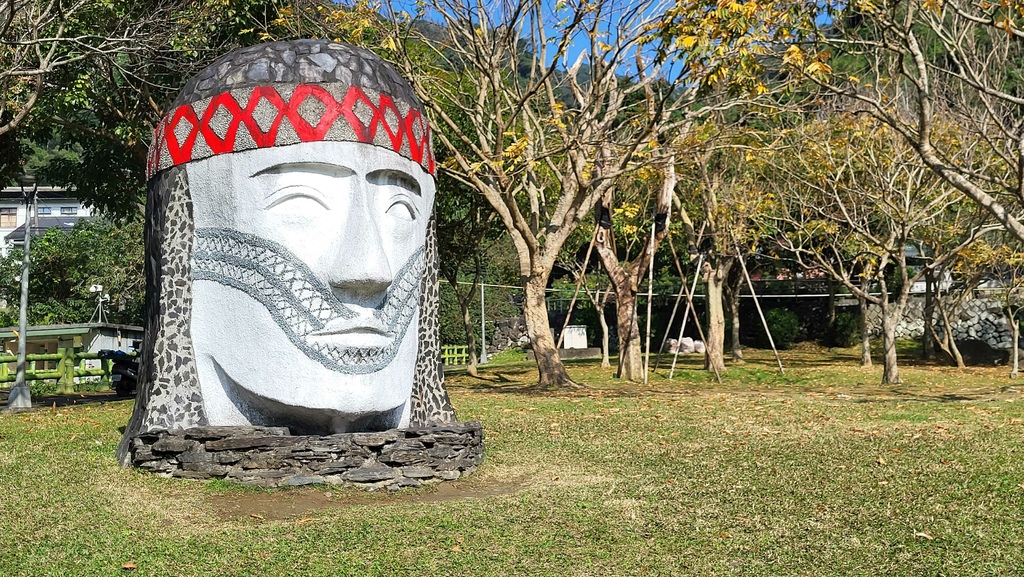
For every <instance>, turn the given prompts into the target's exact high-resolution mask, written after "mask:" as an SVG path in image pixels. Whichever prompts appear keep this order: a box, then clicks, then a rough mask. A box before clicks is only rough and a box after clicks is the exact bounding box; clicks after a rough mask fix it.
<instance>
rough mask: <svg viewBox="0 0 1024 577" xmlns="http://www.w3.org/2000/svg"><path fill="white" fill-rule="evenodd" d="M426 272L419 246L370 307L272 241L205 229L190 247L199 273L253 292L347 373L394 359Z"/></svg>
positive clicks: (281, 322)
mask: <svg viewBox="0 0 1024 577" xmlns="http://www.w3.org/2000/svg"><path fill="white" fill-rule="evenodd" d="M423 272H424V262H423V249H420V250H418V251H416V252H415V253H414V254H413V255H412V256H411V257H410V258H409V261H408V262H406V263H405V265H404V266H403V267H402V268H401V270H399V271H398V274H396V275H395V279H394V281H393V282H392V283H391V286H390V287H388V290H387V293H386V294H385V296H384V299H383V301H382V302H381V305H380V306H379V307H377V308H375V309H373V310H372V311H369V312H364V311H359V310H356V308H354V307H352V306H350V305H347V304H345V303H343V302H341V301H339V300H338V298H337V297H336V296H335V294H334V292H333V291H332V290H331V289H330V287H328V286H327V285H326V284H325V283H324V282H323V281H321V280H320V279H319V278H318V277H317V276H316V274H315V273H314V272H313V271H312V270H310V269H309V267H308V266H306V264H305V263H303V262H302V260H301V259H299V258H298V257H297V256H295V255H294V254H292V253H291V252H290V251H289V250H288V249H287V248H285V247H283V246H281V245H280V244H278V243H276V242H273V241H271V240H267V239H265V238H262V237H259V236H255V235H251V234H247V233H243V232H240V231H237V230H233V229H221V228H200V229H197V230H196V238H195V246H194V247H193V251H192V274H193V276H194V278H195V280H208V281H212V282H215V283H218V284H221V285H224V286H228V287H231V288H234V289H237V290H239V291H241V292H243V293H245V294H246V295H248V296H250V297H251V298H253V299H254V300H256V301H257V302H259V303H260V304H262V305H263V306H264V307H266V309H267V311H268V312H269V313H270V316H271V317H272V318H273V319H274V321H275V322H276V323H277V325H278V326H279V327H281V330H282V331H284V333H285V334H286V335H287V336H288V339H289V340H290V341H291V342H292V343H293V344H295V346H296V347H298V348H299V349H300V350H301V351H302V352H303V353H305V354H306V355H307V356H308V357H310V358H311V359H314V360H316V361H318V362H319V363H320V364H322V365H324V366H325V367H327V368H328V369H331V370H335V371H339V372H342V373H354V374H366V373H373V372H376V371H379V370H380V369H382V368H384V367H386V366H387V365H389V364H390V363H391V361H392V359H394V357H395V355H396V354H397V352H398V347H399V346H400V345H401V343H402V341H403V340H404V338H405V333H406V331H407V330H408V328H409V324H410V321H411V320H412V317H413V316H414V315H415V313H416V311H417V309H418V305H419V292H420V279H421V278H422V277H423Z"/></svg>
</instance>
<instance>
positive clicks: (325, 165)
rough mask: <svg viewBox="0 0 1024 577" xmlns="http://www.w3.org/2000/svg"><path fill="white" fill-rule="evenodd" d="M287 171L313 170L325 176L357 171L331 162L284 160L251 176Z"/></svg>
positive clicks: (314, 172)
mask: <svg viewBox="0 0 1024 577" xmlns="http://www.w3.org/2000/svg"><path fill="white" fill-rule="evenodd" d="M286 172H311V173H313V174H322V175H325V176H352V175H353V174H355V172H354V171H353V170H352V169H351V168H348V167H347V166H341V165H340V164H331V163H330V162H284V163H281V164H275V165H274V166H270V167H267V168H264V169H263V170H259V171H256V172H254V173H253V174H252V176H250V177H249V178H256V177H257V176H263V175H265V174H284V173H286Z"/></svg>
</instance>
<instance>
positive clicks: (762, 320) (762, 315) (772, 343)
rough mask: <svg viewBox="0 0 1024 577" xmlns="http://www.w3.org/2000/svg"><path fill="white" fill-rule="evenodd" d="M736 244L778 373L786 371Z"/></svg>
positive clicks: (737, 255) (738, 257)
mask: <svg viewBox="0 0 1024 577" xmlns="http://www.w3.org/2000/svg"><path fill="white" fill-rule="evenodd" d="M735 246H736V258H737V259H739V261H740V267H741V268H742V269H743V276H744V278H746V279H747V287H749V288H750V296H751V298H753V299H754V306H755V307H757V314H758V316H760V317H761V325H762V326H763V327H764V332H765V334H767V335H768V343H769V344H770V345H771V346H772V352H773V353H775V362H777V363H779V374H780V375H781V374H783V373H785V372H786V370H785V369H784V368H782V357H780V356H779V350H778V349H776V348H775V339H773V338H772V331H771V330H769V329H768V321H767V320H765V318H764V312H762V311H761V303H760V302H758V300H757V293H756V292H754V282H753V281H751V280H750V273H748V272H747V265H746V263H745V262H744V260H745V259H744V258H743V254H742V253H740V247H739V245H735Z"/></svg>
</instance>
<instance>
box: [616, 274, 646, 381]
mask: <svg viewBox="0 0 1024 577" xmlns="http://www.w3.org/2000/svg"><path fill="white" fill-rule="evenodd" d="M615 288H616V291H615V298H616V303H615V321H616V323H615V324H616V326H617V327H618V329H619V367H618V369H617V370H616V372H615V376H616V377H618V378H620V379H626V380H627V381H642V380H644V362H643V353H642V352H641V350H640V325H639V323H637V318H636V316H637V315H636V292H635V291H634V290H632V287H631V286H625V287H615ZM623 288H624V289H625V290H622V291H620V290H619V289H623Z"/></svg>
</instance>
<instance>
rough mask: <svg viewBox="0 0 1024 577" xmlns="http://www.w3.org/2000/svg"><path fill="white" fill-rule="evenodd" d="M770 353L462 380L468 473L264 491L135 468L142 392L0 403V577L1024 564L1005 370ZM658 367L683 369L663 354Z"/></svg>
mask: <svg viewBox="0 0 1024 577" xmlns="http://www.w3.org/2000/svg"><path fill="white" fill-rule="evenodd" d="M856 358H857V355H856V351H854V350H841V351H827V350H824V349H814V348H805V349H799V350H796V351H790V352H786V353H784V358H783V360H784V363H785V364H786V367H787V368H786V372H785V374H784V375H779V374H778V373H777V371H776V370H775V368H774V359H773V358H772V356H771V354H770V353H768V352H764V351H748V362H747V363H746V364H744V365H742V366H733V367H730V368H729V369H728V370H727V372H726V373H725V374H723V382H722V383H721V384H718V383H717V382H715V380H714V378H713V377H711V376H709V375H708V374H706V373H705V372H703V371H701V370H699V366H698V360H697V359H696V357H695V356H689V357H685V358H684V357H681V365H680V367H679V368H677V371H676V375H675V379H674V380H668V378H667V372H668V371H667V369H666V364H667V363H666V362H665V361H663V363H662V367H661V368H660V369H659V371H658V373H657V374H655V375H654V376H652V378H651V381H650V383H649V384H648V385H646V386H644V385H640V384H631V383H621V382H618V381H616V380H614V379H612V378H611V370H609V369H601V368H600V367H599V366H598V363H597V362H595V361H575V362H569V363H568V366H569V371H570V374H571V375H572V376H573V378H574V379H576V380H577V381H578V382H581V383H585V384H586V385H587V387H586V388H583V389H579V390H571V391H538V390H535V389H533V388H531V387H530V383H531V381H532V380H534V379H535V376H536V374H535V369H534V368H533V366H532V365H531V364H528V363H525V362H508V363H496V364H494V365H492V366H489V367H488V368H486V369H484V370H482V372H481V377H480V378H474V377H469V376H467V375H464V374H460V373H458V372H456V373H453V374H450V375H449V376H448V382H449V391H450V393H451V396H452V400H453V402H454V404H455V406H456V408H457V409H458V410H459V416H460V418H462V419H480V420H482V421H483V423H484V427H485V435H486V442H487V457H486V461H485V462H484V464H483V465H482V466H481V467H480V469H479V470H478V471H477V472H476V473H475V474H474V475H473V476H472V477H470V478H468V479H466V480H464V481H459V482H457V483H454V484H445V485H443V486H440V487H436V488H432V489H424V490H415V491H403V492H400V493H397V494H389V493H379V494H377V493H373V494H366V493H362V492H357V491H352V490H347V489H339V488H337V487H326V486H321V487H312V488H310V487H307V488H298V489H290V490H275V491H264V490H255V489H249V488H244V487H238V486H233V485H228V484H225V483H209V484H203V483H198V482H190V481H180V480H167V479H160V478H157V477H154V476H151V475H147V474H143V473H140V472H136V471H134V470H125V469H121V468H119V467H117V466H116V465H115V464H114V461H113V451H114V447H115V445H116V444H117V441H118V439H119V436H120V433H119V431H118V429H119V428H120V427H121V426H123V424H124V423H125V422H126V421H127V419H128V415H129V413H130V410H131V404H130V402H125V401H122V402H112V403H106V404H102V405H101V404H94V405H86V406H79V407H68V408H54V409H45V410H40V411H36V412H32V413H24V414H8V415H0V488H2V490H3V494H2V496H0V534H2V535H3V538H2V540H0V543H2V544H0V575H5V576H7V575H108V574H123V573H125V572H126V570H125V569H123V568H122V567H123V566H124V565H125V564H127V563H131V564H132V565H133V566H134V567H135V568H136V569H135V571H134V574H137V575H460V576H462V575H502V576H503V577H508V576H512V575H558V576H575V575H645V574H649V575H914V576H925V575H928V576H930V575H956V576H960V575H1017V574H1022V573H1024V452H1022V448H1021V447H1022V442H1024V395H1022V393H1021V391H1022V390H1024V384H1022V385H1018V384H1017V383H1016V382H1014V381H1011V380H1009V379H1008V378H1007V376H1006V374H1007V370H1006V368H1005V367H999V368H984V369H978V368H973V369H966V370H960V371H958V370H956V369H953V368H946V367H937V366H931V365H923V364H922V365H916V366H915V365H912V364H907V365H905V366H904V367H903V369H902V373H903V377H904V379H905V380H906V384H904V385H901V386H898V387H882V386H880V385H879V384H878V382H879V380H880V375H881V370H880V368H879V367H875V368H873V369H861V368H859V367H857V366H856ZM667 362H669V363H670V362H671V359H668V361H667Z"/></svg>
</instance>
